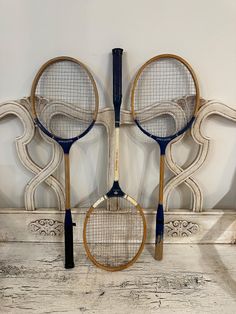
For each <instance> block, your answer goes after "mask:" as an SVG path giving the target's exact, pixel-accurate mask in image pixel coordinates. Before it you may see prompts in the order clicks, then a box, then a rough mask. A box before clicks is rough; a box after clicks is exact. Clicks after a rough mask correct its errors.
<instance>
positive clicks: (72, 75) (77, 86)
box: [35, 61, 96, 138]
mask: <svg viewBox="0 0 236 314" xmlns="http://www.w3.org/2000/svg"><path fill="white" fill-rule="evenodd" d="M35 94H36V96H38V98H41V99H42V98H43V99H45V101H40V102H39V103H38V106H36V113H37V116H38V118H39V121H40V122H41V123H42V125H43V126H44V127H45V128H46V129H48V130H50V132H51V133H53V134H54V135H56V136H58V137H61V138H73V137H75V136H78V134H82V133H83V132H84V131H85V130H86V129H87V128H88V126H89V125H90V124H91V123H92V121H93V119H94V110H95V106H96V98H95V94H94V85H93V83H92V81H91V79H90V77H89V76H88V73H87V71H86V70H85V69H84V68H83V67H82V66H80V65H78V64H77V63H73V62H71V61H61V62H57V63H53V64H51V65H49V66H48V67H47V69H46V70H45V71H44V72H43V73H42V75H41V77H40V80H39V82H38V85H37V88H36V91H35Z"/></svg>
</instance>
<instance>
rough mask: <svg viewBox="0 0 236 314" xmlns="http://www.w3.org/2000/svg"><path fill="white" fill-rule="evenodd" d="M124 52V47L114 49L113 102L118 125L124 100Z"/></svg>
mask: <svg viewBox="0 0 236 314" xmlns="http://www.w3.org/2000/svg"><path fill="white" fill-rule="evenodd" d="M122 54H123V49H121V48H114V49H112V55H113V104H114V110H115V122H116V127H118V126H119V124H120V106H121V101H122Z"/></svg>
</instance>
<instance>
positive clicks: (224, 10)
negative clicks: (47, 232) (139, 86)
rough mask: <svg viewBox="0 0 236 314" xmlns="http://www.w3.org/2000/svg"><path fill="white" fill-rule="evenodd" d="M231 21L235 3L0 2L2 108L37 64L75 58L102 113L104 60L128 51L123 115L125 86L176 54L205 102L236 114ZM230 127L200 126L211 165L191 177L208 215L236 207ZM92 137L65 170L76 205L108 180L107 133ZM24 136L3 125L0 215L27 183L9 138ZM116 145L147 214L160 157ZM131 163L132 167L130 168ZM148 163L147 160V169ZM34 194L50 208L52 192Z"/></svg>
mask: <svg viewBox="0 0 236 314" xmlns="http://www.w3.org/2000/svg"><path fill="white" fill-rule="evenodd" d="M235 16H236V2H235V1H234V0H224V1H222V0H207V1H206V0H198V1H194V0H178V1H177V0H130V1H128V0H126V1H125V0H119V1H111V0H110V1H109V0H97V1H96V0H86V1H84V0H38V1H36V0H34V1H32V0H21V1H19V0H0V47H1V50H0V51H1V58H0V102H3V101H6V100H14V99H18V98H21V97H23V96H28V95H29V93H30V88H31V82H32V79H33V77H34V75H35V73H36V71H37V69H38V68H39V67H40V65H41V64H42V63H44V62H45V61H46V60H48V59H49V58H52V57H54V56H57V55H70V56H74V57H78V58H79V59H80V60H81V61H83V62H84V63H85V64H87V65H88V66H89V68H90V69H91V70H92V73H93V74H94V76H95V79H96V82H97V85H98V88H99V94H100V99H101V101H100V106H101V107H105V106H112V97H111V93H112V89H111V57H110V52H111V49H112V48H114V47H118V46H119V47H122V48H124V50H125V55H124V67H123V69H124V84H123V86H124V90H123V93H124V107H126V108H128V107H129V104H128V103H129V101H128V99H129V97H128V95H129V88H130V82H131V81H132V79H133V77H134V75H135V73H136V71H137V69H138V68H139V67H140V66H141V64H143V63H144V62H145V61H146V60H147V59H149V58H150V57H152V56H154V55H157V54H160V53H166V52H169V53H175V54H179V55H181V56H182V57H184V58H185V59H187V60H188V61H189V62H190V63H191V64H192V66H193V67H194V69H195V71H196V73H197V75H198V77H199V81H200V86H201V94H202V97H203V98H205V99H212V98H214V99H218V100H221V101H222V102H224V103H226V104H228V105H230V106H232V107H236V40H235V29H236V18H235ZM235 127H236V126H235V125H234V124H233V123H229V122H226V121H225V120H224V119H219V118H217V119H213V118H211V119H209V121H208V122H207V123H206V134H207V135H208V136H211V137H212V138H213V139H214V140H213V145H212V146H211V153H210V155H209V161H208V163H207V164H206V165H205V166H204V168H202V170H200V171H199V173H198V174H197V175H196V177H197V180H198V181H199V182H200V183H201V186H202V188H203V191H204V194H205V204H204V206H205V207H206V208H213V207H215V206H217V204H220V206H221V207H231V208H233V207H235V202H236V199H235V197H234V193H233V192H232V191H236V180H235V164H236V158H235V156H236V148H235V147H236V145H234V144H236V140H235V138H236V136H235V135H236V128H235ZM97 129H98V130H97V131H94V133H93V134H94V136H95V138H96V139H97V140H96V141H93V142H95V144H94V145H92V144H89V149H87V148H86V145H85V144H83V145H81V146H80V145H79V144H78V145H77V146H76V147H75V149H74V150H75V151H77V150H78V157H77V153H75V152H73V156H72V159H73V165H72V167H74V169H77V170H78V177H77V178H76V177H75V176H74V177H72V185H73V189H72V192H73V193H72V203H73V205H78V204H81V203H83V201H84V200H85V199H86V197H87V196H88V195H89V194H90V193H91V192H92V191H95V190H96V191H97V192H96V193H97V194H99V193H100V192H102V191H105V189H106V188H105V185H104V180H105V177H106V176H105V174H104V175H102V172H103V171H104V172H105V169H106V166H105V161H104V158H102V157H101V154H102V152H103V149H102V148H103V147H104V149H105V146H104V145H105V142H106V139H105V138H104V137H105V132H104V130H102V129H99V128H97ZM21 131H22V127H21V125H20V122H19V121H18V120H17V119H16V118H11V117H9V118H5V119H3V120H2V121H0V134H4V135H5V136H4V139H1V140H0V141H1V142H2V143H1V144H2V145H1V153H0V169H1V173H3V174H4V175H3V176H0V200H1V205H0V206H1V207H4V206H12V207H17V206H19V207H21V206H23V190H24V186H25V184H26V183H27V181H28V180H29V179H30V178H31V177H32V175H31V174H30V173H29V172H28V171H26V170H25V169H24V168H23V166H21V165H20V164H19V161H18V160H17V157H16V154H15V151H14V138H15V137H16V136H17V135H20V133H21ZM122 141H123V143H124V147H123V150H122V152H123V155H122V165H123V169H124V170H125V171H123V174H122V179H123V180H122V181H123V186H124V187H126V189H127V190H128V191H129V192H130V193H131V194H132V195H133V196H135V197H137V198H139V199H140V200H141V202H142V203H143V204H145V206H148V205H149V206H150V205H153V206H154V204H155V203H156V185H157V183H158V157H157V160H156V155H158V148H157V147H155V145H154V144H151V143H150V144H142V145H141V146H137V138H136V139H135V138H132V136H131V135H130V134H129V132H123V135H122ZM130 142H132V146H131V145H129V144H130ZM185 146H186V147H185ZM185 146H179V145H178V147H177V148H176V156H177V159H178V161H179V162H180V163H181V161H182V159H181V158H182V155H183V153H182V151H183V149H184V151H185V153H186V154H187V151H188V150H189V148H188V147H187V144H186V145H185ZM181 147H182V148H181ZM183 147H185V148H183ZM34 149H35V152H38V151H39V152H40V154H44V155H42V156H45V158H46V156H47V154H50V152H48V150H47V148H45V147H44V148H39V147H37V148H33V145H32V151H34ZM125 149H126V150H125ZM90 152H92V153H93V155H94V154H98V153H99V156H100V157H97V159H96V160H95V163H93V160H91V159H89V158H88V156H89V155H90ZM32 153H33V154H34V152H32ZM35 155H37V154H35ZM42 156H41V157H40V158H42V159H43V158H44V157H42ZM135 157H136V158H135ZM36 158H37V157H36ZM77 158H79V165H80V166H78V167H81V168H80V171H79V169H78V167H77V166H76V161H77ZM132 158H133V159H136V160H135V161H134V162H131V160H132ZM147 158H149V159H150V160H149V162H148V166H147V167H144V166H143V165H144V164H145V163H146V162H147ZM81 165H83V166H81ZM135 166H137V168H136V167H135ZM76 167H77V168H76ZM86 169H87V171H88V172H89V174H90V176H88V175H87V173H88V172H86ZM89 169H90V170H89ZM91 169H92V170H91ZM101 169H102V170H103V171H101ZM137 169H139V170H138V171H137ZM144 170H145V171H144ZM126 171H129V178H128V179H127V178H126V179H125V178H124V177H125V176H126ZM225 173H226V175H225ZM12 174H14V175H15V178H16V179H15V180H14V181H13V180H12V176H13V175H12ZM58 175H59V176H60V174H58ZM94 175H95V177H96V182H95V181H94V178H93V176H94ZM222 178H224V186H223V187H222ZM133 179H134V180H133ZM97 182H101V186H99V188H96V187H97V186H98V183H97ZM102 182H103V183H102ZM230 189H231V192H230ZM13 191H14V192H15V197H14V198H12V194H13ZM186 192H187V190H186V189H183V190H182V192H179V191H176V193H174V195H173V197H172V200H171V206H172V207H187V206H188V204H189V196H188V193H186ZM41 193H46V192H45V187H42V191H41V192H39V195H38V200H37V202H38V204H39V205H41V206H53V204H54V205H55V204H56V201H55V199H54V198H53V197H52V196H51V193H49V192H48V197H46V198H45V197H44V198H43V199H42V197H41V195H42V194H41Z"/></svg>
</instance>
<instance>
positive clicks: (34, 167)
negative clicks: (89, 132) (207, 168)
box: [0, 98, 236, 212]
mask: <svg viewBox="0 0 236 314" xmlns="http://www.w3.org/2000/svg"><path fill="white" fill-rule="evenodd" d="M30 108H31V105H30V102H29V99H28V98H24V99H21V100H19V101H10V102H5V103H2V104H1V105H0V118H2V117H4V116H6V115H8V114H13V115H15V116H17V117H18V118H19V119H20V121H21V122H22V124H23V128H24V132H23V134H22V135H21V136H19V137H18V138H16V149H17V154H18V156H19V159H20V161H21V162H22V164H23V165H24V166H25V167H26V168H27V169H28V170H30V171H31V172H32V173H33V174H34V177H33V178H32V179H31V180H30V181H29V182H28V184H27V186H26V187H25V195H24V197H25V208H26V210H29V211H32V210H35V202H34V198H35V192H36V190H37V188H38V187H39V185H40V184H41V183H42V182H45V183H46V184H48V186H50V187H51V188H52V190H53V191H54V192H55V194H56V197H57V201H58V208H59V210H61V209H64V188H63V184H62V183H61V182H59V181H58V180H57V179H56V178H55V177H54V176H53V173H54V172H55V171H56V169H57V168H58V166H59V164H60V163H61V160H62V151H61V149H60V147H59V146H58V145H57V143H54V141H53V140H50V139H49V138H48V137H47V136H45V135H44V134H42V133H40V135H41V137H42V138H43V140H44V141H46V142H47V143H48V144H49V145H51V146H52V154H51V157H50V160H49V162H48V163H47V164H46V165H45V166H44V167H42V166H39V165H38V164H37V162H36V161H34V160H33V158H32V157H31V156H30V153H29V151H28V149H27V145H28V144H29V143H30V142H31V141H32V139H33V138H34V135H35V126H34V122H33V119H32V116H31V110H30ZM213 114H217V115H220V116H223V117H225V118H226V119H230V120H232V121H236V110H234V109H232V108H230V107H228V106H226V105H224V104H222V103H220V102H217V101H207V102H206V101H205V102H204V101H202V106H201V108H200V110H199V113H198V116H197V119H196V120H195V122H194V124H193V126H192V129H191V136H192V139H193V141H194V142H195V143H196V144H197V145H198V153H197V155H196V157H195V159H194V160H193V161H192V162H191V164H190V165H189V166H188V167H187V168H185V169H183V168H182V167H181V166H180V165H178V164H177V163H176V162H175V160H174V158H173V148H174V145H175V144H176V143H177V142H179V141H180V140H181V139H182V137H183V135H182V136H181V137H179V138H177V139H176V140H175V141H173V142H172V143H171V144H170V145H169V147H168V149H167V155H166V163H167V165H168V167H169V168H170V170H171V171H172V173H173V174H174V176H173V178H172V179H171V180H170V181H169V182H168V183H167V184H166V186H165V192H164V199H165V204H166V206H165V208H166V211H168V201H169V198H170V195H171V192H172V191H173V190H174V189H175V188H177V187H178V186H179V185H180V184H182V183H184V184H186V185H187V187H188V188H189V191H190V193H191V194H192V199H193V205H192V211H194V212H201V211H202V204H203V193H202V191H201V187H200V186H199V184H198V183H197V181H196V180H195V179H194V178H193V174H194V173H195V172H196V171H197V170H198V169H199V168H200V167H201V166H202V165H203V163H204V161H205V160H206V158H207V154H208V151H209V145H210V139H209V138H207V137H206V136H205V135H204V132H203V124H204V121H205V119H207V117H209V116H210V115H213ZM113 119H114V118H113V111H112V109H110V108H104V109H101V110H100V111H99V114H98V119H97V124H101V125H103V126H105V128H106V132H107V135H108V136H107V138H108V151H107V154H108V160H109V165H108V166H109V167H108V172H107V181H108V185H109V183H111V181H112V179H113V175H112V174H113V170H114V169H113V158H114V156H113V147H114V145H113V142H114V132H113V131H114V130H113ZM121 124H122V125H130V124H133V120H132V117H131V114H130V112H128V111H125V110H123V111H122V113H121ZM188 136H190V134H188Z"/></svg>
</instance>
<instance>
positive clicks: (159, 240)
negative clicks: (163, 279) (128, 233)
mask: <svg viewBox="0 0 236 314" xmlns="http://www.w3.org/2000/svg"><path fill="white" fill-rule="evenodd" d="M168 58H169V59H174V60H177V61H179V62H181V63H182V64H183V65H184V66H185V67H186V68H187V69H188V71H189V73H190V74H191V76H192V79H193V82H194V86H195V90H196V95H195V109H194V112H193V116H192V118H191V119H190V121H189V122H188V123H187V124H186V125H185V127H184V128H182V129H181V130H179V131H178V132H176V133H175V134H173V135H171V136H166V137H159V136H155V135H153V134H151V133H149V132H148V131H146V130H145V129H143V127H142V126H141V125H140V123H139V121H138V120H137V118H136V113H135V105H134V104H135V90H136V86H137V84H138V80H139V77H140V76H141V74H142V73H143V70H144V69H145V68H146V67H147V66H148V65H150V64H151V63H153V62H157V61H159V60H162V59H168ZM199 106H200V89H199V83H198V80H197V77H196V74H195V72H194V70H193V68H192V67H191V65H190V64H189V63H188V62H187V61H186V60H185V59H183V58H182V57H180V56H177V55H174V54H161V55H158V56H155V57H153V58H151V59H149V60H148V61H147V62H145V63H144V64H143V65H142V66H141V67H140V69H139V70H138V72H137V74H136V76H135V79H134V82H133V86H132V89H131V113H132V116H133V118H134V122H135V123H136V125H137V126H138V128H139V129H140V130H141V131H142V132H143V133H144V134H145V135H147V136H148V137H150V138H152V139H153V140H154V141H156V142H157V143H158V145H159V147H160V175H159V204H158V207H157V212H156V237H155V254H154V257H155V259H156V260H162V258H163V237H164V209H163V196H164V166H165V152H166V147H167V145H168V144H169V143H170V142H171V141H172V140H173V139H175V138H176V137H178V136H180V135H181V134H183V133H184V132H186V131H187V130H188V129H189V128H191V126H192V124H193V122H194V120H195V118H196V114H197V111H198V109H199Z"/></svg>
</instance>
